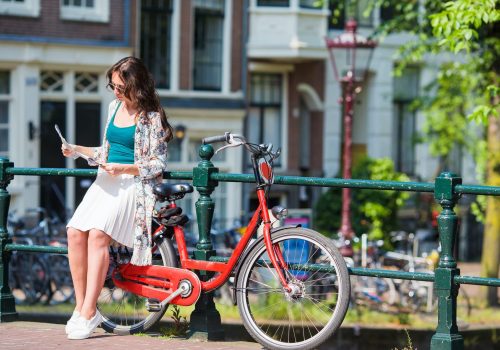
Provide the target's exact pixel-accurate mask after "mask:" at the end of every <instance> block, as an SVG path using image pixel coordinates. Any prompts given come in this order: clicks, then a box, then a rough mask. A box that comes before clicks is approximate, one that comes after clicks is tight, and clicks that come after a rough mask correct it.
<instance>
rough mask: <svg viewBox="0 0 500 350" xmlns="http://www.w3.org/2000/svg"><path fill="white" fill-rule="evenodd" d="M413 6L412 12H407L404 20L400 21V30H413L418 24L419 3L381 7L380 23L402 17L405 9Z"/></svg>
mask: <svg viewBox="0 0 500 350" xmlns="http://www.w3.org/2000/svg"><path fill="white" fill-rule="evenodd" d="M407 6H412V11H410V12H407V13H406V15H405V18H404V20H401V21H398V29H399V30H411V29H414V28H415V26H416V25H417V22H418V1H413V4H412V3H410V2H401V3H398V4H396V5H384V4H382V6H381V7H380V22H381V23H385V22H388V21H391V20H393V19H395V18H396V17H398V16H401V15H402V14H403V13H404V12H403V7H407Z"/></svg>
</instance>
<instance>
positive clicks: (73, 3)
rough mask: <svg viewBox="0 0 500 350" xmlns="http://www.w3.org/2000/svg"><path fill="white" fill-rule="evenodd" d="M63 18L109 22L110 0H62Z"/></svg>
mask: <svg viewBox="0 0 500 350" xmlns="http://www.w3.org/2000/svg"><path fill="white" fill-rule="evenodd" d="M61 18H62V19H68V20H76V21H88V22H108V21H109V0H99V1H96V0H61Z"/></svg>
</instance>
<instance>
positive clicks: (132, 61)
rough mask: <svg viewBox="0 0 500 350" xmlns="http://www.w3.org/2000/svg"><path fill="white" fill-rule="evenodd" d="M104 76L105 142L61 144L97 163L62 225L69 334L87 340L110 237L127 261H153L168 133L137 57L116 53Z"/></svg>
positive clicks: (150, 80)
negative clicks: (70, 292)
mask: <svg viewBox="0 0 500 350" xmlns="http://www.w3.org/2000/svg"><path fill="white" fill-rule="evenodd" d="M106 76H107V80H108V85H107V87H108V88H110V89H111V90H113V92H114V94H115V96H116V99H115V100H114V101H113V102H111V103H110V105H109V111H108V121H107V123H106V128H105V131H104V140H103V144H102V146H101V147H96V148H93V147H84V146H78V145H70V147H65V146H64V145H63V146H62V152H63V155H64V156H66V157H71V156H74V155H75V152H77V153H76V154H78V153H81V154H84V155H86V156H88V157H91V158H93V159H94V160H95V161H96V162H97V163H98V164H99V170H98V173H97V178H96V180H95V182H94V183H93V184H92V186H91V187H90V188H89V190H88V191H87V193H86V194H85V197H84V198H83V200H82V202H81V203H80V205H79V206H78V208H77V209H76V211H75V213H74V215H73V217H72V218H71V220H70V221H69V222H68V224H67V231H68V258H69V264H70V270H71V277H72V279H73V285H74V288H75V297H76V307H75V311H74V312H73V315H72V316H71V319H70V320H69V321H68V323H67V325H66V333H67V334H68V338H69V339H85V338H88V337H89V336H90V334H92V332H93V331H94V330H95V328H96V327H97V326H98V325H99V324H100V323H101V321H102V316H101V315H100V313H99V311H98V310H97V308H96V303H97V298H98V296H99V293H100V291H101V289H102V287H103V284H104V280H105V278H106V273H107V271H108V265H109V245H110V243H111V242H112V241H113V240H114V241H116V242H118V243H120V244H123V245H126V246H129V247H133V255H132V259H131V263H132V264H134V265H148V264H151V218H152V212H153V207H154V196H153V191H152V188H153V186H154V185H155V184H156V183H158V182H161V180H162V174H163V171H164V170H165V169H166V157H167V142H168V141H170V139H171V138H172V127H171V126H170V124H169V123H168V121H167V117H166V115H165V112H164V110H163V108H162V107H161V104H160V100H159V97H158V95H157V93H156V91H155V87H154V80H153V78H152V77H151V74H150V73H149V72H148V70H147V68H146V67H145V66H144V64H143V63H142V62H141V61H140V60H139V59H137V58H135V57H126V58H123V59H121V60H120V61H118V62H117V63H116V64H115V65H113V66H112V67H111V68H110V69H109V70H108V72H107V73H106ZM89 164H90V161H89Z"/></svg>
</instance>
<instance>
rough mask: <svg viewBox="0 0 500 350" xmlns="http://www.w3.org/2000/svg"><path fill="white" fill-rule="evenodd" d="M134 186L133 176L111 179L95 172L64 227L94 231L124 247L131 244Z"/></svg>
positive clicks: (104, 173)
mask: <svg viewBox="0 0 500 350" xmlns="http://www.w3.org/2000/svg"><path fill="white" fill-rule="evenodd" d="M134 216H135V184H134V176H133V175H126V174H124V175H117V176H111V175H109V174H108V173H106V172H105V171H104V170H101V169H99V171H98V173H97V178H96V180H95V181H94V183H93V184H92V185H91V186H90V187H89V189H88V191H87V193H86V194H85V196H84V197H83V200H82V202H81V203H80V205H79V206H78V208H76V211H75V213H74V214H73V217H72V218H71V220H69V222H68V224H67V225H66V227H73V228H75V229H77V230H80V231H89V230H91V229H98V230H101V231H103V232H105V233H106V234H108V235H109V236H111V238H112V239H113V240H114V241H116V242H118V243H120V244H123V245H125V246H127V247H132V246H133V243H134V230H135V229H134Z"/></svg>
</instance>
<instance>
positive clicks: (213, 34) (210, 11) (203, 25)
mask: <svg viewBox="0 0 500 350" xmlns="http://www.w3.org/2000/svg"><path fill="white" fill-rule="evenodd" d="M194 11H195V13H194V22H195V24H194V62H193V89H194V90H208V91H220V90H221V88H222V51H223V27H224V0H211V1H201V0H196V1H195V10H194Z"/></svg>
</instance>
